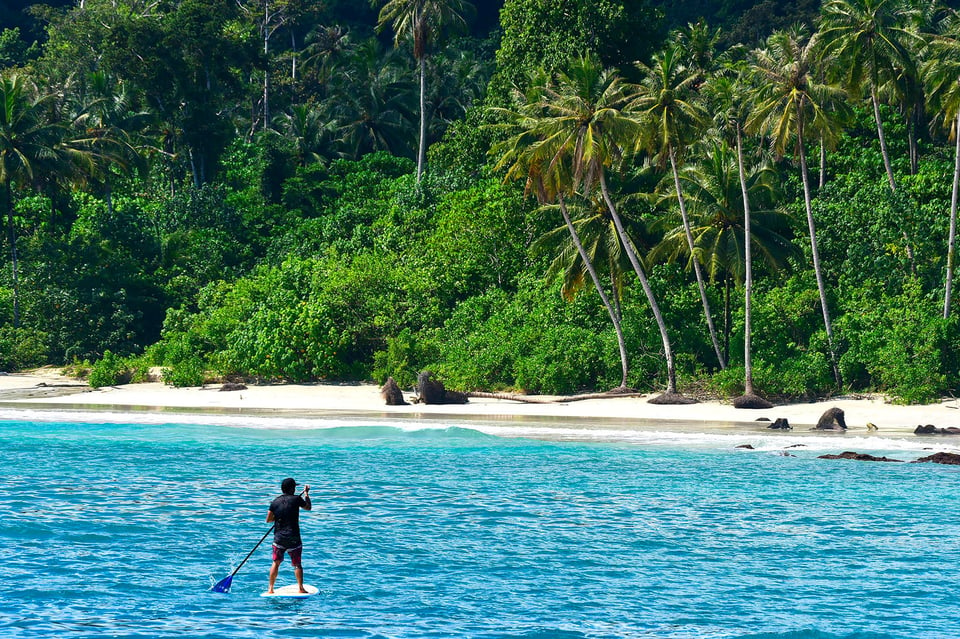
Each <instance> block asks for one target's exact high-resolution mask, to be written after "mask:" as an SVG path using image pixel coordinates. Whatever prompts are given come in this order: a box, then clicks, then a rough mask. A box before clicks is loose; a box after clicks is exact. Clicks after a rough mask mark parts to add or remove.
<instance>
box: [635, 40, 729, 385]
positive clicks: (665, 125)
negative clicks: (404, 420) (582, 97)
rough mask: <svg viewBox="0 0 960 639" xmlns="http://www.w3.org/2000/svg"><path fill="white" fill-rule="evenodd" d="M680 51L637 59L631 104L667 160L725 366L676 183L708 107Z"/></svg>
mask: <svg viewBox="0 0 960 639" xmlns="http://www.w3.org/2000/svg"><path fill="white" fill-rule="evenodd" d="M682 52H683V50H682V48H681V46H680V45H679V44H676V45H671V46H668V47H667V48H666V49H664V50H663V51H662V52H660V53H658V54H657V55H655V56H654V58H653V62H652V63H651V64H650V66H647V65H643V64H641V65H640V68H641V70H642V73H643V78H642V79H641V81H640V84H639V86H638V90H637V96H636V98H635V99H634V101H633V103H632V104H631V109H634V110H636V111H637V112H639V113H640V115H641V118H642V122H643V123H644V131H643V136H642V137H643V140H644V145H645V146H646V147H647V148H648V149H650V150H651V151H653V152H654V153H656V154H657V157H658V158H659V160H660V162H661V163H662V164H664V165H665V164H668V163H669V165H670V170H671V173H672V176H673V188H674V193H675V194H676V198H677V205H678V206H679V208H680V216H681V218H682V220H683V228H684V230H685V231H686V237H687V244H688V246H689V248H690V255H691V258H692V259H691V260H690V263H691V266H692V268H693V273H694V275H695V277H696V280H697V288H698V289H699V291H700V302H701V304H702V305H703V314H704V317H705V318H706V322H707V330H708V332H709V334H710V341H711V342H712V343H713V349H714V352H715V353H716V355H717V361H718V362H719V364H720V368H721V369H723V368H726V366H727V362H726V358H724V356H723V351H722V350H721V348H720V341H719V340H718V339H717V331H716V328H715V327H714V324H713V315H712V314H711V312H710V301H709V300H708V299H707V288H706V284H705V283H704V280H703V272H702V270H701V268H700V261H701V260H700V258H699V256H698V254H697V250H696V247H695V245H694V241H693V235H692V234H691V233H690V220H689V219H688V218H687V205H686V201H685V200H684V197H683V189H682V187H681V184H680V173H679V167H678V157H679V156H682V155H683V152H684V151H685V150H686V146H687V144H689V143H690V141H691V140H693V139H695V138H696V136H697V135H698V134H699V132H700V131H702V130H703V128H704V124H705V121H706V113H705V112H704V110H703V108H702V107H701V106H700V105H699V104H697V102H696V96H695V95H694V91H693V88H694V85H695V84H696V83H697V82H699V81H701V79H702V77H703V76H702V72H701V71H700V70H698V69H690V68H688V67H687V66H686V65H685V64H683V61H682Z"/></svg>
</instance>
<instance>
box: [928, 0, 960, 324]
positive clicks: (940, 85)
mask: <svg viewBox="0 0 960 639" xmlns="http://www.w3.org/2000/svg"><path fill="white" fill-rule="evenodd" d="M929 53H930V55H929V56H928V58H927V61H926V62H925V63H924V65H923V78H924V82H925V84H926V86H927V90H928V92H929V94H930V103H931V106H935V108H936V109H937V112H938V113H939V115H940V117H941V119H942V124H943V126H944V128H946V129H947V131H948V133H949V135H950V136H952V137H953V138H954V141H955V147H954V164H953V190H952V194H951V196H950V231H949V235H948V237H947V272H946V276H945V278H944V293H943V317H944V318H948V317H950V310H951V309H950V307H951V306H952V303H953V271H954V268H955V265H956V244H957V199H958V194H960V16H957V15H953V16H951V17H950V18H948V19H947V20H945V21H944V23H943V29H942V30H941V32H940V34H939V35H938V36H937V37H936V38H934V39H933V40H932V41H931V42H930V52H929Z"/></svg>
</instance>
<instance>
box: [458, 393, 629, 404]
mask: <svg viewBox="0 0 960 639" xmlns="http://www.w3.org/2000/svg"><path fill="white" fill-rule="evenodd" d="M645 395H646V393H634V392H622V391H618V390H615V391H609V392H606V393H584V394H582V395H563V396H560V397H554V398H552V399H543V398H540V397H530V396H529V395H519V394H516V393H484V392H481V391H470V392H468V393H467V397H482V398H486V399H504V400H507V401H511V402H522V403H524V404H567V403H569V402H579V401H583V400H585V399H610V398H611V397H643V396H645Z"/></svg>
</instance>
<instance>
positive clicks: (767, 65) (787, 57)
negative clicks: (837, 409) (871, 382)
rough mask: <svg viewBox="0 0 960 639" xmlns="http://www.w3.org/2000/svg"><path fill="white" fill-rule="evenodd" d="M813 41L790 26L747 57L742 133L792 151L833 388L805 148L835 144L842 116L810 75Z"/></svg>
mask: <svg viewBox="0 0 960 639" xmlns="http://www.w3.org/2000/svg"><path fill="white" fill-rule="evenodd" d="M816 40H817V38H816V36H814V37H808V36H807V34H806V32H805V30H804V29H803V28H801V27H795V28H793V29H791V30H788V31H778V32H776V33H774V34H773V35H771V36H770V37H769V38H768V39H767V42H766V47H764V48H762V49H757V50H755V51H754V52H753V53H752V67H753V69H754V71H755V72H756V73H757V74H758V75H759V79H758V82H759V87H758V90H757V94H756V107H755V110H754V111H753V113H752V114H751V115H750V117H749V118H748V119H747V122H746V130H747V131H751V132H761V131H762V132H764V133H766V134H767V135H768V136H769V137H770V140H771V143H772V145H773V148H774V150H775V151H776V152H777V153H778V154H784V153H786V152H787V151H788V150H793V152H794V153H795V154H796V157H797V159H798V161H799V163H800V176H801V178H802V181H803V203H804V208H805V210H806V214H807V229H808V231H809V239H810V252H811V255H812V258H813V270H814V274H815V276H816V279H817V290H818V292H819V294H820V306H821V311H822V313H823V325H824V329H825V330H826V333H827V348H828V350H829V355H830V363H831V366H832V367H833V374H834V379H835V380H836V382H837V387H838V388H839V387H842V385H843V379H842V378H841V376H840V368H839V366H838V365H837V354H836V350H835V347H834V339H833V325H832V323H831V321H830V307H829V305H828V303H827V290H826V285H825V284H824V281H823V270H822V269H821V267H820V251H819V250H818V249H817V232H816V226H815V224H814V220H813V205H812V196H811V194H810V174H809V171H808V169H807V152H806V146H805V145H806V142H807V140H806V136H807V135H808V133H809V134H812V135H814V136H816V135H819V136H820V138H821V140H822V141H823V142H824V143H825V144H830V143H833V142H834V141H835V140H836V138H837V135H838V133H839V132H838V128H837V122H838V120H839V119H842V117H843V116H844V115H845V114H844V113H843V109H844V107H842V106H841V105H845V104H846V103H845V102H842V101H840V100H839V97H840V96H841V95H842V90H841V89H840V88H839V87H836V86H833V85H829V84H825V83H821V82H818V81H817V77H816V75H815V74H814V73H813V65H814V63H815V61H816V57H815V51H816V48H817V41H816ZM825 105H830V106H831V108H830V109H827V108H825ZM838 116H839V117H838Z"/></svg>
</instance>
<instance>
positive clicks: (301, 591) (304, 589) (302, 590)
mask: <svg viewBox="0 0 960 639" xmlns="http://www.w3.org/2000/svg"><path fill="white" fill-rule="evenodd" d="M300 594H302V595H306V594H309V592H308V591H307V589H306V588H301V589H300Z"/></svg>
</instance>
